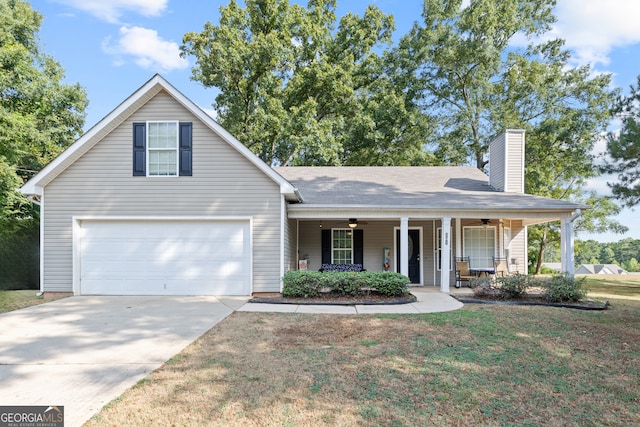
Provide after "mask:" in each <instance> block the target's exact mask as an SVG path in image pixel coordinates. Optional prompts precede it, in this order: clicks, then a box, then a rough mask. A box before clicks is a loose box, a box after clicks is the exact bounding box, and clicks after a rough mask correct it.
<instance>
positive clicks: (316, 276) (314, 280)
mask: <svg viewBox="0 0 640 427" xmlns="http://www.w3.org/2000/svg"><path fill="white" fill-rule="evenodd" d="M322 275H323V273H320V272H318V271H295V270H291V271H287V272H286V273H285V275H284V277H283V278H282V295H283V296H285V297H293V298H312V297H316V296H318V295H319V294H320V289H322V280H323V277H322Z"/></svg>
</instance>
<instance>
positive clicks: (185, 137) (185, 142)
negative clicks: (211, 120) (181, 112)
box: [178, 122, 193, 176]
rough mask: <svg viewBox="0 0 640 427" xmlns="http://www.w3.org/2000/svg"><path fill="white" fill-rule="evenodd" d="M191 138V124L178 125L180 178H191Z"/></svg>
mask: <svg viewBox="0 0 640 427" xmlns="http://www.w3.org/2000/svg"><path fill="white" fill-rule="evenodd" d="M192 146H193V143H192V137H191V123H189V122H184V123H182V122H181V123H180V141H179V150H178V151H179V155H180V172H179V175H180V176H191V175H192V173H193V171H192V169H193V168H192V155H191V152H192Z"/></svg>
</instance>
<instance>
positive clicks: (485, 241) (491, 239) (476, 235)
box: [463, 227, 496, 268]
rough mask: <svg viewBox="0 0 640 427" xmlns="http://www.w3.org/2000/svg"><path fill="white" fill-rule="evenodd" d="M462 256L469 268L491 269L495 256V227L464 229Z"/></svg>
mask: <svg viewBox="0 0 640 427" xmlns="http://www.w3.org/2000/svg"><path fill="white" fill-rule="evenodd" d="M463 235H464V241H463V245H464V255H465V256H468V257H469V266H470V267H471V268H493V257H494V256H495V247H496V244H495V241H496V238H495V235H496V229H495V227H465V228H464V234H463Z"/></svg>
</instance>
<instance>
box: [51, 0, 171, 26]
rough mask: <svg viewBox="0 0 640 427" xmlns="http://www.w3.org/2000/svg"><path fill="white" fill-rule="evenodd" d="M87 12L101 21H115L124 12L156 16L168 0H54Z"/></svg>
mask: <svg viewBox="0 0 640 427" xmlns="http://www.w3.org/2000/svg"><path fill="white" fill-rule="evenodd" d="M55 1H57V2H58V3H61V4H65V5H67V6H71V7H73V8H75V9H79V10H82V11H84V12H87V13H89V14H91V15H93V16H95V17H96V18H98V19H101V20H103V21H107V22H111V23H117V22H119V19H120V16H122V14H124V13H125V12H137V13H138V14H140V15H143V16H158V15H160V13H162V12H163V11H164V10H165V9H166V8H167V1H168V0H55Z"/></svg>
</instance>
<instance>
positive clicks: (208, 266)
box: [79, 221, 252, 295]
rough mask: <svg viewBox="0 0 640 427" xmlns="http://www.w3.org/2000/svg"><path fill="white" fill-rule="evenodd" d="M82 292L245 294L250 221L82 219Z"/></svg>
mask: <svg viewBox="0 0 640 427" xmlns="http://www.w3.org/2000/svg"><path fill="white" fill-rule="evenodd" d="M79 243H80V244H79V248H80V288H81V293H83V294H114V295H115V294H118V295H121V294H125V295H248V294H250V291H251V289H250V287H251V274H252V273H251V270H252V269H251V254H250V250H251V248H250V238H249V222H248V221H166V222H165V221H148V222H143V221H86V222H82V223H81V230H80V242H79Z"/></svg>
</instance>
